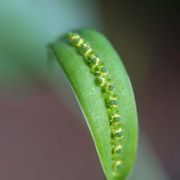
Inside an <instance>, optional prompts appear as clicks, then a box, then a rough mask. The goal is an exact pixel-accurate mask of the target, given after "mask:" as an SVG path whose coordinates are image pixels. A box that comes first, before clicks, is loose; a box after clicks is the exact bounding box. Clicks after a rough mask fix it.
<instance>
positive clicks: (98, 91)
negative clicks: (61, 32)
mask: <svg viewBox="0 0 180 180" xmlns="http://www.w3.org/2000/svg"><path fill="white" fill-rule="evenodd" d="M78 34H79V35H80V37H81V38H82V39H83V40H84V44H85V43H88V44H89V45H90V48H87V49H85V51H84V49H83V47H82V46H80V47H78V45H77V42H75V41H73V40H72V39H73V37H74V36H73V34H72V36H71V35H69V39H70V40H69V41H68V36H67V35H65V36H63V37H62V38H61V39H59V40H58V41H56V42H55V43H53V44H51V45H50V49H51V50H52V51H53V53H54V54H55V56H56V58H57V60H58V62H59V63H60V65H61V66H62V68H63V70H64V72H65V74H66V76H67V78H68V80H69V82H70V84H71V86H72V89H73V90H74V93H75V95H76V97H77V100H78V102H79V105H80V107H81V109H82V112H83V114H84V116H85V118H86V121H87V124H88V127H89V129H90V132H91V135H92V137H93V140H94V143H95V146H96V149H97V153H98V155H99V159H100V162H101V164H102V167H103V170H104V173H105V175H106V177H107V179H108V180H114V179H121V180H123V179H126V178H127V176H128V175H129V172H130V170H131V169H132V167H133V166H134V162H135V157H136V148H137V132H138V127H137V113H136V105H135V101H134V95H133V92H132V88H131V84H130V81H129V78H128V75H127V73H126V71H125V68H124V66H123V64H122V62H121V60H120V58H119V56H118V54H117V53H116V51H115V50H114V48H113V47H112V45H111V44H110V43H109V41H108V40H107V39H106V38H105V37H104V36H103V35H102V34H100V33H98V32H95V31H93V30H88V29H85V30H80V31H78ZM78 34H77V35H78ZM91 48H92V51H93V52H95V55H96V57H98V58H100V60H101V62H102V65H101V63H99V64H98V66H97V67H101V66H103V67H106V68H107V69H108V78H106V80H105V84H107V82H110V83H111V84H113V86H114V90H112V91H113V93H115V95H116V96H117V99H115V100H117V104H118V105H117V106H116V105H113V106H112V107H111V105H112V104H110V102H109V101H108V103H109V104H108V103H105V102H107V101H106V99H108V98H109V94H108V92H105V93H104V92H102V89H103V88H104V86H105V85H102V84H103V83H102V82H101V81H99V83H100V84H97V83H96V82H97V80H96V82H95V79H97V77H98V78H99V76H100V77H101V76H102V75H96V74H95V73H92V69H93V68H94V66H93V67H92V65H91V64H88V63H87V62H86V61H87V60H88V58H89V56H86V55H85V53H86V52H87V51H88V50H89V49H91ZM89 54H90V53H89ZM92 54H93V53H92ZM109 77H110V78H109ZM101 83H102V84H101ZM106 90H107V89H106ZM110 92H111V91H110ZM107 97H108V98H107ZM111 103H112V102H111ZM113 103H114V101H113ZM114 107H115V110H118V113H119V115H120V123H121V125H122V126H120V127H116V126H113V125H114V124H112V121H111V120H112V119H111V118H110V116H109V110H114ZM110 122H111V123H110ZM113 123H114V120H113ZM116 129H118V130H122V131H123V137H121V138H120V139H118V140H117V139H115V136H112V134H113V133H114V132H116ZM121 136H122V134H121ZM118 145H120V146H122V151H120V152H118V154H117V153H116V154H115V153H112V149H113V147H117V146H118ZM118 162H121V165H120V166H118ZM87 163H88V162H87Z"/></svg>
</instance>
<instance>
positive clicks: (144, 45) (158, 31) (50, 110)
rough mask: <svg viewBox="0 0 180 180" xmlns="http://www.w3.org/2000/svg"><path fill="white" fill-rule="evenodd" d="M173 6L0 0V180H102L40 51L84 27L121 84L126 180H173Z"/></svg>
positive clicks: (178, 57) (179, 84)
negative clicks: (109, 48) (127, 96)
mask: <svg viewBox="0 0 180 180" xmlns="http://www.w3.org/2000/svg"><path fill="white" fill-rule="evenodd" d="M179 9H180V3H179V1H175V0H174V1H173V0H172V1H162V0H156V1H143V2H135V1H134V2H133V1H128V0H126V1H125V0H112V1H108V0H99V1H96V0H74V1H71V0H13V1H11V0H0V179H2V180H32V179H33V180H49V179H52V180H59V179H62V180H84V179H86V180H92V179H93V180H96V179H97V180H104V179H105V177H104V175H103V172H102V169H101V167H100V163H99V160H98V157H97V155H96V151H95V147H94V145H93V142H92V139H91V137H90V134H89V131H88V129H87V126H86V123H85V120H84V118H83V116H82V113H81V112H80V110H79V107H78V105H77V102H76V100H75V98H74V96H73V94H72V91H71V89H70V87H69V85H68V84H67V82H66V79H65V76H64V74H63V72H62V70H61V68H60V67H59V66H58V65H57V64H56V61H55V60H54V59H53V58H52V57H49V54H48V51H47V44H49V43H51V42H53V41H54V40H56V38H57V37H59V35H62V34H63V33H65V32H67V31H71V30H73V29H79V28H83V27H86V28H87V27H90V28H93V29H96V30H98V31H101V32H103V33H104V34H105V35H106V36H107V37H108V38H109V39H110V41H111V42H112V44H113V45H114V47H115V48H116V50H117V51H118V52H119V54H120V55H121V58H122V60H123V62H124V64H125V66H126V69H127V71H128V73H129V75H130V78H131V81H132V84H133V87H134V91H135V96H136V100H137V106H138V112H139V125H140V140H139V152H138V158H137V163H136V167H135V169H134V171H133V173H132V175H131V177H130V180H144V179H146V180H171V179H172V180H179V179H180V171H179V166H180V165H179V162H180V155H179V153H180V143H179V138H180V121H179V120H180V93H179V92H180V51H179V50H180V49H179V48H180V39H179V36H178V35H179V32H180V28H179V27H180V26H179V18H180V16H179Z"/></svg>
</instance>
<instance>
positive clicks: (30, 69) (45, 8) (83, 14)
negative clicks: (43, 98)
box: [0, 0, 99, 88]
mask: <svg viewBox="0 0 180 180" xmlns="http://www.w3.org/2000/svg"><path fill="white" fill-rule="evenodd" d="M0 4H1V5H0V39H1V41H0V87H1V88H2V87H6V88H7V87H11V88H12V87H14V88H17V86H18V87H20V88H22V87H26V86H31V85H32V84H33V83H34V82H38V83H39V81H47V80H48V79H49V76H48V75H47V72H48V67H47V47H46V45H47V44H48V43H50V42H52V41H53V40H54V39H55V38H56V37H57V36H59V35H60V34H61V33H64V32H66V31H69V30H71V29H76V28H79V27H86V26H90V27H96V28H98V24H99V22H98V18H96V17H99V16H98V15H97V14H98V13H97V12H98V11H97V10H96V8H97V7H96V6H95V3H94V2H93V1H88V0H84V1H82V0H74V1H66V0H47V1H42V0H37V1H35V0H32V1H29V0H13V1H11V0H0ZM91 12H93V13H91ZM95 19H96V20H95Z"/></svg>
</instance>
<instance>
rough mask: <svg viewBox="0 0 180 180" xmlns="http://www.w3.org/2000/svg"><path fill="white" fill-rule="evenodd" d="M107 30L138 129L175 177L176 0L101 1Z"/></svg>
mask: <svg viewBox="0 0 180 180" xmlns="http://www.w3.org/2000/svg"><path fill="white" fill-rule="evenodd" d="M101 4H102V7H103V12H104V21H105V23H106V32H107V34H108V36H109V37H110V39H111V41H112V42H113V44H114V46H115V47H116V49H118V51H119V52H120V54H121V57H122V59H125V61H124V63H125V65H126V66H127V68H128V70H129V71H128V72H129V73H130V77H131V79H132V82H133V85H134V90H135V92H136V93H135V94H136V97H137V104H138V110H139V120H140V126H141V129H142V130H143V131H144V132H146V135H147V136H148V139H149V140H150V142H151V144H152V145H153V147H154V149H155V151H156V152H157V154H158V156H159V157H160V159H161V161H162V162H163V164H164V165H165V168H166V170H167V171H168V172H169V175H170V177H171V179H174V180H175V179H176V180H178V179H180V171H179V162H180V156H179V152H180V143H179V137H180V23H179V22H180V16H179V15H180V14H179V13H180V2H179V1H161V0H158V1H142V2H137V1H118V0H116V1H111V3H110V2H109V1H108V0H105V1H104V0H103V1H101Z"/></svg>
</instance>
